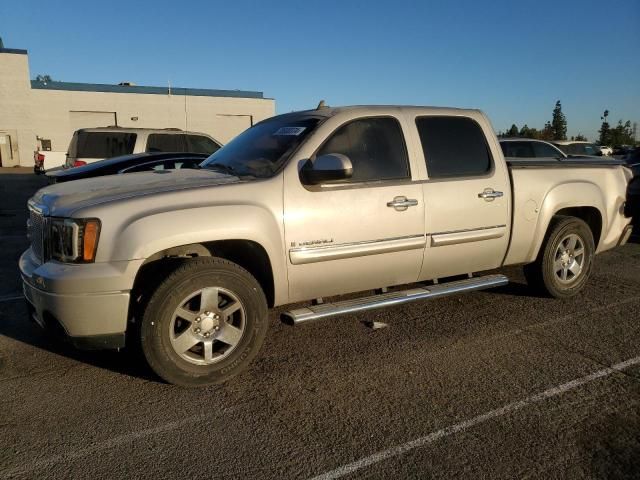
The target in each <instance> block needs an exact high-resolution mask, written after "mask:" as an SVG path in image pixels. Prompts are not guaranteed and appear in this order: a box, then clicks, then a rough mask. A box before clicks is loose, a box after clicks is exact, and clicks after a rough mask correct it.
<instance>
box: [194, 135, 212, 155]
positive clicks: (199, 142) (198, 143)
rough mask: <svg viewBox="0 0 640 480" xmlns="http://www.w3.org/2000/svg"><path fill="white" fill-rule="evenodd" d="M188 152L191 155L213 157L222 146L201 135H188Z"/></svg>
mask: <svg viewBox="0 0 640 480" xmlns="http://www.w3.org/2000/svg"><path fill="white" fill-rule="evenodd" d="M186 140H187V151H188V152H190V153H206V154H207V155H211V154H212V153H214V152H215V151H216V150H218V149H219V148H220V146H219V145H218V144H217V143H216V142H214V141H213V140H211V139H210V138H208V137H203V136H201V135H186Z"/></svg>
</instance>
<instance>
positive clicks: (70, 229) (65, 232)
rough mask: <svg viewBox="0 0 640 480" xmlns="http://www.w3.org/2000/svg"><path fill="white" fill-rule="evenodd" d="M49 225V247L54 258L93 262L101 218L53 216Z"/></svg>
mask: <svg viewBox="0 0 640 480" xmlns="http://www.w3.org/2000/svg"><path fill="white" fill-rule="evenodd" d="M49 225H50V227H49V228H50V230H49V232H50V236H49V248H50V252H51V258H52V259H53V260H58V261H59V262H64V263H91V262H93V261H94V260H95V258H96V250H97V248H98V238H99V236H100V220H98V219H97V218H84V219H77V218H52V219H51V221H50V223H49Z"/></svg>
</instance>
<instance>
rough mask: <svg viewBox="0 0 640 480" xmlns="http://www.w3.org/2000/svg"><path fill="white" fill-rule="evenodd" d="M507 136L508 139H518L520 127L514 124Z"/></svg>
mask: <svg viewBox="0 0 640 480" xmlns="http://www.w3.org/2000/svg"><path fill="white" fill-rule="evenodd" d="M507 136H508V137H517V136H518V127H517V126H516V124H515V123H514V124H512V125H511V128H510V129H509V130H507Z"/></svg>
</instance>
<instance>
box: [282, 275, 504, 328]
mask: <svg viewBox="0 0 640 480" xmlns="http://www.w3.org/2000/svg"><path fill="white" fill-rule="evenodd" d="M507 283H509V279H508V278H507V277H505V276H504V275H487V276H484V277H474V278H465V279H464V280H458V281H455V282H447V283H440V284H437V285H429V286H428V287H418V288H411V289H409V290H401V291H396V292H389V293H382V294H378V295H372V296H370V297H362V298H356V299H352V300H343V301H341V302H335V303H322V304H319V305H311V306H309V307H304V308H297V309H295V310H290V311H288V312H284V313H283V314H282V319H283V321H284V322H285V323H289V324H291V325H299V324H301V323H305V322H310V321H313V320H320V319H323V318H328V317H333V316H336V315H344V314H347V313H358V312H364V311H366V310H373V309H376V308H384V307H390V306H392V305H399V304H403V303H409V302H415V301H418V300H430V299H433V298H439V297H446V296H448V295H454V294H456V293H464V292H472V291H475V290H483V289H485V288H493V287H499V286H502V285H506V284H507Z"/></svg>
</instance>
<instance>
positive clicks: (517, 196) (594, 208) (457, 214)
mask: <svg viewBox="0 0 640 480" xmlns="http://www.w3.org/2000/svg"><path fill="white" fill-rule="evenodd" d="M630 178H631V173H630V171H629V170H628V169H626V168H625V167H623V166H622V165H621V164H620V162H616V161H612V160H601V161H600V162H588V163H587V162H578V161H573V162H572V161H565V162H548V161H546V162H544V161H543V162H538V161H536V159H526V160H522V161H519V162H514V163H512V164H507V162H506V161H505V158H504V157H503V154H502V150H501V148H500V144H499V143H498V139H497V138H496V136H495V134H494V132H493V129H492V127H491V124H490V122H489V120H488V119H487V117H486V116H485V115H484V114H483V113H482V112H480V111H478V110H462V109H448V108H431V107H388V106H384V107H383V106H380V107H377V106H370V107H366V106H361V107H343V108H329V107H324V106H322V107H321V106H319V107H318V108H317V109H315V110H308V111H301V112H294V113H289V114H285V115H280V116H276V117H273V118H270V119H267V120H265V121H263V122H260V123H258V124H256V125H255V126H253V127H252V128H250V129H248V130H246V131H245V132H243V133H242V134H240V135H239V136H238V137H236V138H235V139H234V140H233V141H231V142H230V143H229V144H227V145H226V146H224V147H222V148H221V149H220V150H218V151H217V152H215V153H214V154H213V155H211V156H210V157H209V158H208V159H207V160H205V162H203V164H202V165H201V168H200V169H197V170H174V171H158V172H151V173H132V174H129V175H118V176H113V177H99V178H91V179H87V180H79V181H76V182H69V183H66V184H61V185H51V186H48V187H45V188H43V189H41V190H39V191H38V192H37V193H36V194H35V195H34V197H32V198H31V199H30V200H29V204H28V206H29V209H30V219H29V225H28V229H29V234H30V237H31V242H32V243H31V247H30V248H29V249H28V250H27V251H26V252H25V253H24V254H23V255H22V257H21V259H20V270H21V273H22V279H23V286H24V293H25V297H26V298H27V300H28V304H29V308H30V314H31V316H32V318H33V319H34V320H35V321H37V322H38V323H39V324H40V325H42V326H45V327H50V329H51V331H57V332H60V333H61V334H63V335H64V336H65V337H67V338H68V339H70V340H71V342H72V343H73V344H75V345H76V346H78V347H81V348H120V347H123V346H125V340H127V343H129V342H133V345H139V346H141V349H142V351H143V352H144V356H145V357H146V360H147V361H148V363H149V365H150V366H151V368H152V369H153V370H154V371H155V372H156V373H157V374H158V375H159V376H160V377H161V378H162V379H164V380H165V381H167V382H170V383H174V384H179V385H183V386H198V385H209V384H215V383H220V382H223V381H225V380H228V379H229V378H231V377H233V376H234V375H236V374H238V373H239V372H241V371H242V370H243V369H244V368H245V367H247V365H248V364H249V363H250V361H251V360H252V359H253V358H254V357H255V356H256V355H257V353H258V351H259V349H260V347H261V345H262V343H263V340H264V338H265V335H266V332H267V326H268V324H269V316H268V311H269V308H272V307H276V306H282V305H288V304H293V303H298V305H295V306H293V307H290V308H289V309H288V310H287V311H285V312H284V313H283V315H282V317H283V319H284V320H285V321H287V322H289V323H291V324H294V325H299V324H304V323H306V322H309V321H313V320H319V319H326V318H330V317H334V316H336V315H340V314H345V313H358V312H364V311H367V310H370V309H374V308H381V307H392V306H395V305H399V304H403V303H405V302H413V301H418V300H429V299H433V298H438V297H440V296H444V295H449V294H454V293H461V292H469V291H475V290H480V289H484V288H490V287H495V286H499V285H504V284H505V283H506V282H507V278H506V277H505V276H504V275H502V274H496V273H489V274H487V273H484V274H483V273H482V272H487V271H490V270H494V269H497V268H499V267H503V266H505V265H517V264H520V265H524V268H525V272H526V277H527V279H528V282H529V284H530V285H531V286H532V287H533V288H536V289H537V290H539V291H541V292H544V293H546V294H547V295H551V296H553V297H557V298H565V297H570V296H573V295H576V294H578V293H579V292H580V291H581V290H582V289H583V287H584V286H585V283H586V282H587V279H588V278H589V276H590V273H591V272H592V268H593V263H594V256H595V254H596V253H599V252H603V251H605V250H609V249H611V248H613V247H616V246H617V245H621V244H624V243H625V242H626V241H627V239H628V237H629V235H630V233H631V228H630V226H629V223H630V219H629V218H627V217H626V216H625V214H624V212H625V195H626V193H625V192H626V188H627V183H628V181H629V179H630ZM461 276H462V277H463V278H462V279H461V278H460V277H461ZM452 277H454V278H453V279H452ZM403 285H408V286H403ZM356 292H361V293H360V294H359V295H350V298H349V299H348V300H344V299H340V298H339V297H338V298H336V299H329V298H328V297H336V296H340V295H343V294H355V293H356ZM329 300H330V301H329Z"/></svg>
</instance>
